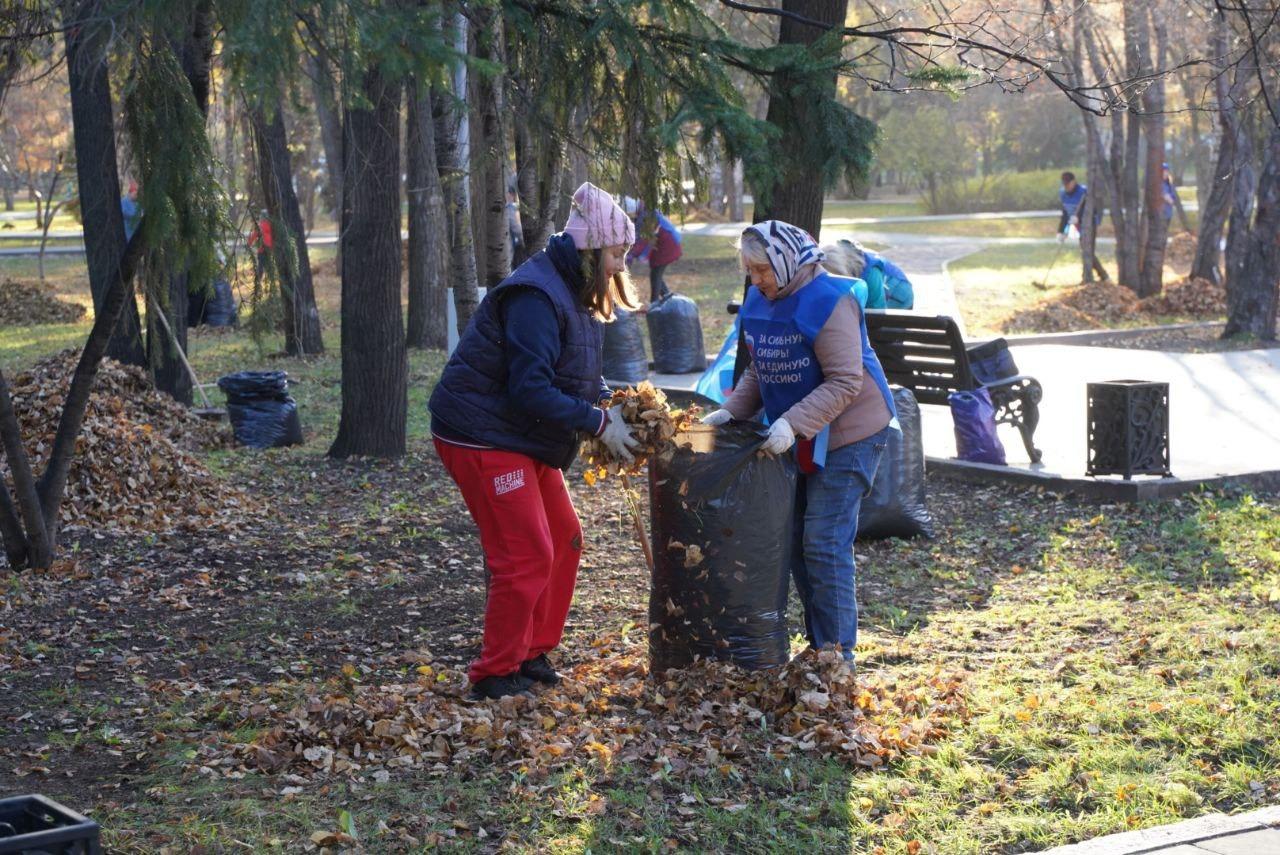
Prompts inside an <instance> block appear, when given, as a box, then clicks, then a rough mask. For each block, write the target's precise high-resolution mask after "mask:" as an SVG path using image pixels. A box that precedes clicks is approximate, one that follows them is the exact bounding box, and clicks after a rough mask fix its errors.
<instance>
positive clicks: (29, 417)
mask: <svg viewBox="0 0 1280 855" xmlns="http://www.w3.org/2000/svg"><path fill="white" fill-rule="evenodd" d="M79 358H80V354H79V351H76V350H64V351H63V352H62V353H59V354H58V355H57V356H53V357H50V358H49V359H46V360H44V361H42V362H39V363H37V364H36V365H35V366H34V367H33V368H32V369H31V370H29V371H24V372H22V373H20V374H18V375H17V376H15V377H14V378H13V379H12V381H11V392H12V394H13V403H14V408H15V410H16V411H17V413H18V420H19V422H20V423H21V425H22V435H23V440H24V442H25V443H26V447H27V453H28V454H29V455H30V457H31V464H32V467H33V468H34V470H35V471H36V472H37V473H40V472H42V471H44V468H45V464H46V462H47V460H48V455H49V454H50V453H51V451H52V447H53V438H54V434H55V433H56V432H57V429H58V421H59V419H60V418H61V416H62V403H63V400H64V398H65V396H66V393H67V389H68V387H69V385H70V382H71V375H72V374H73V372H74V370H75V366H76V362H77V361H78V360H79ZM230 444H231V438H230V435H229V430H228V429H227V427H226V426H225V425H218V424H213V423H210V422H206V421H204V420H202V419H200V418H198V417H197V416H195V415H193V414H192V413H191V412H190V411H189V410H187V408H186V407H183V406H182V405H181V404H179V403H177V402H176V401H174V400H173V399H172V398H170V397H168V396H167V395H164V394H162V393H160V392H157V391H156V390H155V389H154V388H153V387H152V386H151V383H150V381H149V380H148V378H147V376H146V374H145V373H144V372H143V371H142V370H141V369H139V368H136V367H133V366H126V365H122V364H120V363H118V362H115V361H113V360H110V359H104V360H103V361H102V364H101V366H100V367H99V369H98V375H97V378H96V379H95V381H94V385H93V391H92V393H91V394H90V396H89V405H88V407H87V408H86V410H85V416H84V424H83V426H82V428H81V430H80V435H79V437H77V439H76V454H75V456H74V457H73V459H72V462H71V470H70V473H69V475H68V478H67V489H66V494H65V496H64V497H63V506H62V513H63V520H65V521H66V523H68V524H76V523H79V524H96V525H102V526H107V527H115V528H130V529H143V530H147V531H166V530H170V529H173V528H200V527H208V526H217V525H221V524H224V523H226V522H227V521H228V515H230V514H232V513H233V512H234V511H236V510H238V509H242V508H244V507H246V506H247V503H248V500H247V498H246V496H245V495H244V494H243V493H241V492H240V491H238V490H236V489H234V488H232V487H230V486H229V485H227V484H226V483H225V482H223V481H221V480H219V479H218V478H216V477H214V476H213V474H212V473H210V472H209V470H208V469H207V468H205V466H204V464H203V463H201V462H200V461H199V460H198V459H197V458H196V457H195V456H193V455H192V454H191V451H194V450H199V449H207V448H213V447H219V446H229V445H230Z"/></svg>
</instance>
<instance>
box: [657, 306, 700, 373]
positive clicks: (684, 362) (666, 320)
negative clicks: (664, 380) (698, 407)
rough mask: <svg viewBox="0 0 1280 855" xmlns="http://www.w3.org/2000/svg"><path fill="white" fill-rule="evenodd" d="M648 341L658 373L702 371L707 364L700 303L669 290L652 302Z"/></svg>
mask: <svg viewBox="0 0 1280 855" xmlns="http://www.w3.org/2000/svg"><path fill="white" fill-rule="evenodd" d="M645 318H646V320H647V321H648V323H649V345H650V348H651V349H652V351H653V368H654V370H655V371H657V372H658V373H659V374H692V373H695V372H697V373H701V372H703V371H705V370H706V368H707V353H706V349H705V348H704V347H703V344H702V321H701V320H699V319H698V304H697V303H695V302H693V300H690V299H689V298H688V297H685V296H684V295H682V294H670V295H668V296H667V297H664V298H663V299H662V300H659V301H658V302H656V303H653V304H651V305H650V306H649V311H648V313H647V314H646V315H645Z"/></svg>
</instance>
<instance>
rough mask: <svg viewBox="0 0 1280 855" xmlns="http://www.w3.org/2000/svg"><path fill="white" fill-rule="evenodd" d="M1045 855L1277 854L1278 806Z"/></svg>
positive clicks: (1095, 841) (1279, 840)
mask: <svg viewBox="0 0 1280 855" xmlns="http://www.w3.org/2000/svg"><path fill="white" fill-rule="evenodd" d="M1044 855H1280V807H1269V808H1263V809H1262V810H1256V811H1252V812H1251V813H1243V814H1235V815H1234V816H1228V815H1226V814H1221V813H1219V814H1211V815H1209V816H1202V817H1200V818H1199V819H1192V820H1188V821H1187V822H1179V823H1175V824H1173V825H1162V826H1159V827H1157V828H1148V829H1144V830H1142V831H1128V832H1125V833H1124V834H1112V835H1108V836H1107V837H1097V838H1094V839H1093V840H1086V841H1085V842H1084V843H1076V844H1073V845H1071V846H1059V847H1057V848H1056V849H1049V850H1047V851H1046V852H1045V853H1044Z"/></svg>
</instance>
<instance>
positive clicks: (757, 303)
mask: <svg viewBox="0 0 1280 855" xmlns="http://www.w3.org/2000/svg"><path fill="white" fill-rule="evenodd" d="M859 281H860V280H857V279H850V278H847V277H844V276H835V275H833V274H831V273H822V274H820V275H819V276H818V277H817V278H815V279H814V280H813V281H812V282H810V283H809V284H808V285H805V286H804V287H803V288H801V289H799V290H798V291H796V292H795V293H794V294H791V295H789V296H786V297H783V298H782V299H780V300H774V301H770V300H769V299H768V298H766V297H765V296H764V295H763V294H761V293H760V291H759V289H756V288H753V289H751V293H750V294H748V295H747V299H746V301H745V302H744V303H743V304H742V311H741V312H740V313H739V314H740V316H741V318H742V328H743V330H744V332H745V337H746V340H747V348H748V350H750V351H751V360H752V362H753V363H754V364H755V367H756V375H757V377H758V378H759V380H760V397H761V399H762V400H763V401H764V412H765V415H766V416H767V417H768V419H769V421H770V422H772V421H774V420H775V419H778V418H781V417H782V415H783V414H784V413H785V412H786V411H787V410H789V409H791V408H792V407H793V406H795V405H796V404H798V403H800V401H801V400H803V399H804V398H805V397H806V396H807V395H808V394H809V393H810V392H812V391H813V390H814V389H816V388H818V386H819V385H821V384H822V380H823V374H822V367H821V366H820V365H819V364H818V357H817V354H816V353H815V352H814V349H813V345H814V342H815V341H816V340H817V338H818V333H819V332H820V331H821V330H822V328H823V326H825V325H826V323H827V320H828V319H829V318H830V317H831V313H832V312H833V311H835V308H836V306H837V305H838V304H839V302H840V301H841V300H843V299H846V298H853V297H854V291H855V287H856V283H858V282H859ZM858 326H859V327H860V328H861V331H862V371H863V376H864V377H870V378H871V379H872V380H873V381H874V382H875V384H876V387H877V388H878V389H879V390H880V394H881V396H882V397H883V398H884V402H885V406H886V407H888V409H889V417H890V419H891V420H892V421H891V423H896V420H897V410H896V408H895V407H894V405H893V394H892V393H891V392H890V391H889V384H888V382H887V381H886V380H885V376H884V369H883V368H881V367H880V360H879V359H878V358H877V357H876V353H875V351H874V350H872V349H871V342H870V341H869V340H868V338H867V324H866V321H865V320H864V319H863V316H862V312H861V311H859V312H858ZM830 433H831V428H830V427H825V428H823V429H822V432H821V433H819V434H818V435H817V436H816V437H813V438H812V439H808V440H798V441H797V443H796V460H797V461H798V462H799V464H800V468H801V470H802V471H806V472H813V471H816V470H818V469H821V468H822V467H823V464H824V463H825V462H826V458H827V443H828V442H829V441H830Z"/></svg>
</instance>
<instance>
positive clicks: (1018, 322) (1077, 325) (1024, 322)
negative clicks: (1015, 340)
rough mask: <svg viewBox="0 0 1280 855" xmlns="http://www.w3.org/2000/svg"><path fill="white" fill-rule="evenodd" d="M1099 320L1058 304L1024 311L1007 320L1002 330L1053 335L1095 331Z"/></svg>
mask: <svg viewBox="0 0 1280 855" xmlns="http://www.w3.org/2000/svg"><path fill="white" fill-rule="evenodd" d="M1097 326H1098V321H1097V318H1095V317H1093V316H1092V315H1088V314H1085V313H1084V312H1082V311H1080V310H1079V309H1073V308H1071V307H1070V306H1065V305H1063V304H1062V303H1058V302H1046V303H1041V304H1039V305H1037V306H1033V307H1031V308H1030V309H1023V310H1022V311H1020V312H1016V313H1014V314H1013V315H1011V316H1010V317H1008V318H1006V319H1005V321H1004V323H1002V324H1001V325H1000V328H1001V329H1002V330H1003V331H1004V332H1007V333H1053V332H1073V331H1076V330H1088V329H1094V328H1095V327H1097Z"/></svg>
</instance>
